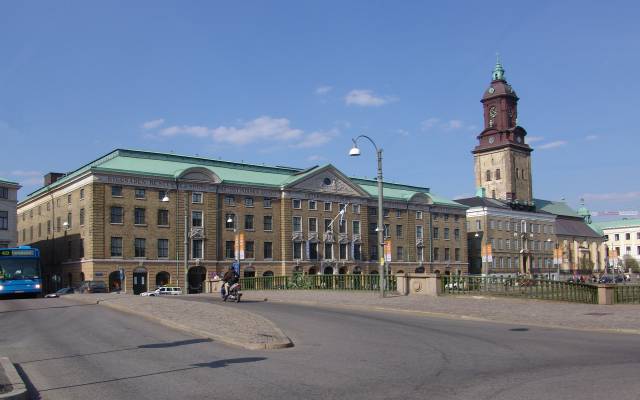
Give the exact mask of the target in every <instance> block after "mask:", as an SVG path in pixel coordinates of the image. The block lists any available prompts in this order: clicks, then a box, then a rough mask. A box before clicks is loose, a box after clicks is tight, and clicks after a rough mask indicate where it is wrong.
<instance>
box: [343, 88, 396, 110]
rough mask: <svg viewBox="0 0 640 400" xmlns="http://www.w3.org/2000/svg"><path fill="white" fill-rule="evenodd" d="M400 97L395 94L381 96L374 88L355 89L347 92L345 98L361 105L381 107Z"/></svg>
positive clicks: (348, 101) (350, 103)
mask: <svg viewBox="0 0 640 400" xmlns="http://www.w3.org/2000/svg"><path fill="white" fill-rule="evenodd" d="M397 100H398V99H397V98H396V97H393V96H387V97H380V96H377V95H375V94H374V93H373V91H372V90H365V89H354V90H352V91H350V92H349V93H347V95H346V96H345V98H344V101H345V103H346V104H347V105H348V106H350V105H355V106H361V107H379V106H382V105H385V104H387V103H391V102H393V101H397Z"/></svg>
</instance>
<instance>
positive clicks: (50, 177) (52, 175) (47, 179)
mask: <svg viewBox="0 0 640 400" xmlns="http://www.w3.org/2000/svg"><path fill="white" fill-rule="evenodd" d="M64 175H65V174H63V173H61V172H49V173H48V174H46V175H45V176H44V185H45V186H49V185H51V184H52V183H53V182H55V181H57V180H58V179H60V178H62V177H63V176H64Z"/></svg>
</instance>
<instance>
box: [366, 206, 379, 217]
mask: <svg viewBox="0 0 640 400" xmlns="http://www.w3.org/2000/svg"><path fill="white" fill-rule="evenodd" d="M367 209H368V210H369V215H371V216H374V215H378V209H377V208H375V207H368V208H367Z"/></svg>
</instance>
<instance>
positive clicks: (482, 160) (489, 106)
mask: <svg viewBox="0 0 640 400" xmlns="http://www.w3.org/2000/svg"><path fill="white" fill-rule="evenodd" d="M481 102H482V105H483V108H484V129H483V131H482V132H481V133H480V134H479V135H478V145H477V146H476V147H475V148H474V149H473V155H474V163H475V173H476V187H477V188H482V189H484V192H485V195H486V196H487V197H493V198H496V199H500V200H506V201H510V202H516V201H517V202H518V203H523V204H531V203H532V200H533V192H532V183H531V152H532V151H533V149H532V148H531V147H529V145H528V144H526V142H525V137H526V135H527V132H526V131H525V130H524V128H522V127H520V126H518V125H517V122H518V119H517V116H518V96H516V93H515V91H514V90H513V88H512V87H511V86H510V85H509V84H508V83H507V81H506V79H505V78H504V68H502V64H501V63H500V60H499V59H498V60H497V61H496V66H495V68H494V70H493V74H492V80H491V85H490V86H489V87H488V88H487V90H486V91H485V92H484V95H483V96H482V100H481Z"/></svg>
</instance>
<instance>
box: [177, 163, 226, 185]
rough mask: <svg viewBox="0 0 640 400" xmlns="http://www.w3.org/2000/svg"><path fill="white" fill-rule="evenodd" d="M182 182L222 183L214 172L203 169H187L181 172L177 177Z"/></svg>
mask: <svg viewBox="0 0 640 400" xmlns="http://www.w3.org/2000/svg"><path fill="white" fill-rule="evenodd" d="M176 177H177V178H178V179H180V180H185V181H194V182H207V183H220V182H221V179H220V177H218V175H216V174H215V173H213V171H211V170H209V169H207V168H203V167H193V168H187V169H185V170H182V171H180V172H179V173H178V174H177V176H176Z"/></svg>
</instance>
